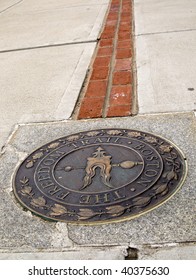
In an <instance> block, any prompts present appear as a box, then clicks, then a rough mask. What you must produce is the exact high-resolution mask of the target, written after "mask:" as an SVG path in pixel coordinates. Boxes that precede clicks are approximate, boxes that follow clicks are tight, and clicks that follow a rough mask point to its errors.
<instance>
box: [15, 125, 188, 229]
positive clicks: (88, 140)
mask: <svg viewBox="0 0 196 280" xmlns="http://www.w3.org/2000/svg"><path fill="white" fill-rule="evenodd" d="M185 177H186V160H185V158H184V156H183V154H182V152H181V151H180V150H179V149H178V148H177V147H176V146H175V145H174V144H173V143H171V142H170V141H168V140H165V139H164V138H161V137H158V136H156V135H153V134H150V133H147V132H142V131H135V130H128V129H101V130H96V131H87V132H80V133H78V134H75V135H69V136H65V137H63V138H60V139H57V140H55V141H53V142H51V143H49V144H46V145H44V146H42V147H41V148H39V149H37V150H36V151H35V152H33V153H32V154H31V155H29V156H28V157H27V158H26V159H25V160H24V161H23V163H22V164H21V165H20V167H19V169H18V171H17V172H16V175H15V179H14V186H13V188H14V193H15V195H16V197H17V199H18V200H19V202H20V203H21V204H22V205H23V206H24V207H26V208H27V209H29V210H30V211H32V212H33V213H35V214H37V215H39V216H41V217H43V218H46V219H51V220H56V221H65V222H73V223H85V224H97V223H106V222H112V221H119V220H126V219H131V218H134V217H136V216H139V215H141V214H143V213H145V212H148V211H150V210H152V209H154V208H156V207H157V206H159V205H160V204H162V203H163V202H165V201H167V200H168V199H169V198H170V197H171V196H172V195H173V194H174V193H175V192H176V191H177V190H178V188H179V187H180V186H181V185H182V184H183V182H184V180H185Z"/></svg>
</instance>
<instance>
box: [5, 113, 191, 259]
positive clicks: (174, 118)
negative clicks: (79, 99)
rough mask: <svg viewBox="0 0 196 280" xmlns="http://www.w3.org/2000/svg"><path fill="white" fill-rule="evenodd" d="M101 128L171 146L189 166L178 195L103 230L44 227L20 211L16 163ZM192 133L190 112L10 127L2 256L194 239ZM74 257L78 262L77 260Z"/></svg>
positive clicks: (39, 221)
mask: <svg viewBox="0 0 196 280" xmlns="http://www.w3.org/2000/svg"><path fill="white" fill-rule="evenodd" d="M104 127H107V128H108V127H111V128H114V127H116V128H132V129H140V130H143V131H149V132H153V133H155V134H159V135H161V136H163V137H166V138H168V139H170V140H171V141H173V142H174V143H175V144H177V145H178V146H179V148H181V149H182V151H183V152H184V153H185V155H186V157H187V158H188V164H189V174H188V177H187V180H186V182H185V184H184V185H183V187H182V188H181V190H179V191H178V193H177V194H176V195H175V196H174V197H173V198H172V199H171V200H169V201H168V202H167V203H165V204H164V205H162V206H160V207H159V208H157V209H155V210H153V211H151V212H149V213H147V214H145V215H143V216H141V217H139V218H137V219H134V220H131V221H127V222H121V223H114V224H108V225H99V226H78V225H71V224H65V223H55V222H52V223H48V222H46V221H44V220H42V219H41V218H39V217H36V216H33V215H32V214H31V213H30V212H29V211H27V212H26V211H23V209H22V207H21V206H20V205H19V204H18V203H17V201H16V199H15V198H14V196H13V194H12V176H13V174H14V172H15V170H16V168H17V165H18V164H19V163H20V162H21V160H23V159H24V158H25V157H26V155H27V154H28V153H30V152H31V151H33V150H34V149H35V148H37V147H39V146H41V145H43V144H45V143H46V142H48V141H51V140H53V139H56V138H58V137H61V136H63V135H68V134H71V133H74V132H78V131H84V130H89V129H96V128H104ZM195 133H196V118H195V115H194V114H193V113H180V114H155V115H145V116H137V117H131V118H114V119H110V120H89V121H63V122H51V123H40V124H39V123H37V124H36V123H35V124H24V125H21V126H19V127H16V131H15V133H14V134H13V136H12V138H11V139H10V141H9V143H8V145H7V146H6V147H5V149H4V153H3V155H2V156H1V163H2V167H1V168H0V178H1V186H2V187H1V196H0V199H1V201H0V224H1V230H0V251H1V252H2V254H3V251H2V250H3V249H4V250H5V249H7V250H9V252H10V254H11V253H12V252H13V253H14V252H17V250H18V248H22V250H23V253H24V255H23V257H24V258H25V256H26V258H28V256H29V255H28V254H27V255H25V253H36V254H37V253H38V252H40V250H41V251H42V253H45V251H47V250H54V251H56V252H62V250H63V251H65V252H66V251H70V250H73V248H74V246H79V247H80V246H82V247H83V246H89V247H91V246H92V247H94V246H96V247H97V246H98V247H99V246H102V247H104V246H105V247H106V248H107V246H121V247H124V248H128V247H129V246H130V247H133V248H140V246H144V245H149V246H151V245H153V244H158V245H163V246H164V244H168V243H173V242H175V243H177V244H178V243H181V244H186V243H187V242H190V241H193V240H195V237H196V236H195V227H194V225H195V202H194V197H195V177H196V176H195V175H196V173H195V172H196V168H195V166H196V161H195V140H196V134H195ZM32 139H33V140H32ZM12 158H13V160H12ZM16 162H17V164H16ZM14 166H15V167H14ZM194 254H195V253H194ZM194 254H193V257H194V258H196V256H195V255H194ZM4 256H6V255H4ZM76 256H77V257H78V258H80V255H76ZM121 256H122V255H121ZM164 256H165V252H164V253H163V258H164ZM2 258H3V256H2ZM21 258H22V256H21ZM81 258H82V257H81ZM159 258H161V254H160V255H159Z"/></svg>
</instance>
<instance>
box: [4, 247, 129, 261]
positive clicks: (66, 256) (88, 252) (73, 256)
mask: <svg viewBox="0 0 196 280" xmlns="http://www.w3.org/2000/svg"><path fill="white" fill-rule="evenodd" d="M126 254H127V252H126V248H125V247H122V246H116V247H75V248H73V249H70V250H67V251H65V252H55V251H53V252H47V250H46V251H44V252H43V251H40V252H38V253H33V252H29V253H28V252H26V253H24V252H14V253H13V252H12V253H6V252H4V253H3V252H0V260H124V259H125V257H126Z"/></svg>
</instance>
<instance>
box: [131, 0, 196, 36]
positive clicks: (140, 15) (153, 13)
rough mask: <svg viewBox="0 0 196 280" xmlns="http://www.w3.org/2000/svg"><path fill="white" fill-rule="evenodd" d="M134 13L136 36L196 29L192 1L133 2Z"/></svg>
mask: <svg viewBox="0 0 196 280" xmlns="http://www.w3.org/2000/svg"><path fill="white" fill-rule="evenodd" d="M134 11H135V19H136V21H135V27H136V28H135V32H136V34H137V35H139V34H151V33H160V32H171V31H182V30H193V29H196V20H195V17H196V2H195V1H194V0H189V1H188V2H187V1H186V0H175V1H170V0H164V1H157V0H135V1H134Z"/></svg>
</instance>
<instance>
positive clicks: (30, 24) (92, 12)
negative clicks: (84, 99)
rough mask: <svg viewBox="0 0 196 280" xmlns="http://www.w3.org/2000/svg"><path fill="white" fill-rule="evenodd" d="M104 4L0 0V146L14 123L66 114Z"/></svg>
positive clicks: (105, 0) (81, 0)
mask: <svg viewBox="0 0 196 280" xmlns="http://www.w3.org/2000/svg"><path fill="white" fill-rule="evenodd" d="M108 3H109V0H101V1H99V2H97V1H95V0H92V1H90V0H68V1H63V0H57V1H51V0H50V1H48V0H47V1H46V0H40V1H39V2H37V1H33V0H29V1H24V0H23V1H11V0H10V1H4V0H3V1H1V2H0V88H1V102H0V112H1V118H0V134H1V137H0V147H2V146H3V145H4V144H5V142H6V140H7V139H8V136H9V135H10V133H11V132H12V129H13V127H14V125H15V124H16V123H21V122H37V121H39V122H41V121H51V120H61V119H68V118H69V117H70V116H71V113H72V111H73V109H74V107H75V103H76V100H77V98H78V95H79V92H80V89H81V87H82V84H83V81H84V78H85V76H86V73H87V71H88V66H89V64H90V61H91V58H92V55H93V52H94V49H95V46H96V43H97V38H98V36H99V32H100V29H101V27H102V24H103V19H104V16H105V13H106V11H107V7H108ZM78 42H80V44H78Z"/></svg>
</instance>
